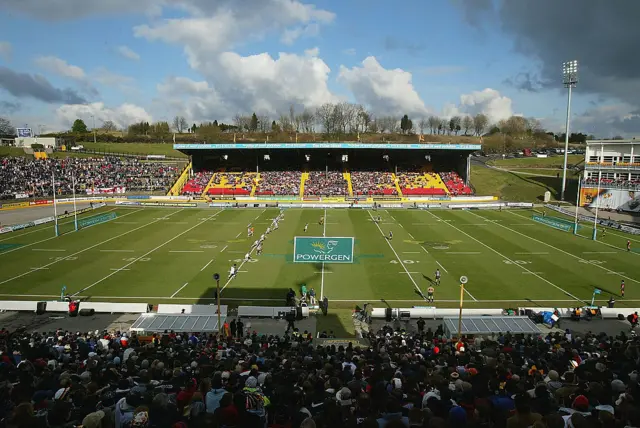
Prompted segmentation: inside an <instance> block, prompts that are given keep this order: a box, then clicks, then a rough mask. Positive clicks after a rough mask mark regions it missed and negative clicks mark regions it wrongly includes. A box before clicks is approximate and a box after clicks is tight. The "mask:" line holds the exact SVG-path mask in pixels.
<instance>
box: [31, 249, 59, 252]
mask: <svg viewBox="0 0 640 428" xmlns="http://www.w3.org/2000/svg"><path fill="white" fill-rule="evenodd" d="M31 251H59V252H65V251H67V250H63V249H60V248H32V249H31Z"/></svg>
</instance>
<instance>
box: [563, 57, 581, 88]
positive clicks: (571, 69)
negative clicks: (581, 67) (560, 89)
mask: <svg viewBox="0 0 640 428" xmlns="http://www.w3.org/2000/svg"><path fill="white" fill-rule="evenodd" d="M562 83H564V85H565V86H572V87H575V85H576V83H578V61H577V60H573V61H567V62H563V63H562Z"/></svg>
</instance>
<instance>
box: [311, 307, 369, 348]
mask: <svg viewBox="0 0 640 428" xmlns="http://www.w3.org/2000/svg"><path fill="white" fill-rule="evenodd" d="M329 303H331V301H329ZM313 344H314V345H318V346H335V347H336V349H337V348H339V347H340V346H342V347H343V348H347V347H348V346H349V345H351V346H353V347H354V348H355V347H357V346H359V347H361V348H368V347H369V346H371V343H369V341H368V340H366V339H313Z"/></svg>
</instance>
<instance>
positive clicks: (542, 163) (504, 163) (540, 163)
mask: <svg viewBox="0 0 640 428" xmlns="http://www.w3.org/2000/svg"><path fill="white" fill-rule="evenodd" d="M563 162H564V155H558V156H550V157H547V158H537V157H526V158H513V159H496V160H492V161H489V162H488V163H489V164H490V165H495V166H497V167H500V168H505V167H518V168H562V164H563ZM582 162H584V155H568V156H567V164H569V165H577V164H580V163H582Z"/></svg>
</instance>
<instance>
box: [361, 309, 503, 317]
mask: <svg viewBox="0 0 640 428" xmlns="http://www.w3.org/2000/svg"><path fill="white" fill-rule="evenodd" d="M458 314H459V309H455V308H452V309H448V308H440V309H438V308H435V307H425V308H392V309H391V318H405V319H416V318H431V319H442V318H445V317H453V316H458ZM386 315H387V308H373V309H372V310H371V317H372V318H385V317H386ZM462 315H463V316H500V315H503V313H502V309H462Z"/></svg>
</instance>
